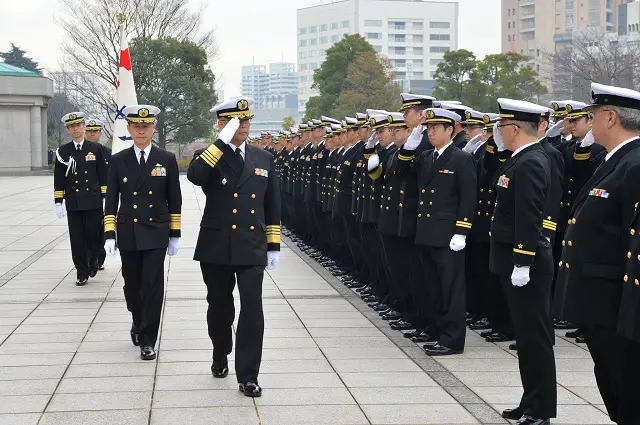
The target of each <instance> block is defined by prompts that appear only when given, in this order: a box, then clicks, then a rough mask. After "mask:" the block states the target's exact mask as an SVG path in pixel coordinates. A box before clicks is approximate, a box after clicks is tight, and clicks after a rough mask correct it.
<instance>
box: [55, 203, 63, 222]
mask: <svg viewBox="0 0 640 425" xmlns="http://www.w3.org/2000/svg"><path fill="white" fill-rule="evenodd" d="M56 216H57V217H58V218H64V207H63V206H62V202H60V203H56Z"/></svg>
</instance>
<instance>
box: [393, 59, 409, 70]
mask: <svg viewBox="0 0 640 425" xmlns="http://www.w3.org/2000/svg"><path fill="white" fill-rule="evenodd" d="M393 66H394V67H396V68H404V67H405V66H407V61H406V60H405V59H396V60H394V61H393Z"/></svg>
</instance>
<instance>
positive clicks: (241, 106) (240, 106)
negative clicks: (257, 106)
mask: <svg viewBox="0 0 640 425" xmlns="http://www.w3.org/2000/svg"><path fill="white" fill-rule="evenodd" d="M237 106H238V109H239V110H241V111H245V110H247V109H249V102H247V101H246V100H245V99H242V100H239V101H238V104H237Z"/></svg>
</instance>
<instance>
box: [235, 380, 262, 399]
mask: <svg viewBox="0 0 640 425" xmlns="http://www.w3.org/2000/svg"><path fill="white" fill-rule="evenodd" d="M238 389H239V390H240V392H241V393H244V395H246V396H247V397H260V396H261V395H262V388H260V385H258V384H256V383H255V382H247V383H246V384H238Z"/></svg>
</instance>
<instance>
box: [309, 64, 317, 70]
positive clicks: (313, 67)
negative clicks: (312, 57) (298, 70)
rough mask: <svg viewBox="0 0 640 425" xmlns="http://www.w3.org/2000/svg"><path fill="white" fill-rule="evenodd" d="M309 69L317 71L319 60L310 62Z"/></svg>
mask: <svg viewBox="0 0 640 425" xmlns="http://www.w3.org/2000/svg"><path fill="white" fill-rule="evenodd" d="M309 69H310V70H312V71H315V70H316V69H318V63H317V62H311V63H310V64H309Z"/></svg>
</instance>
